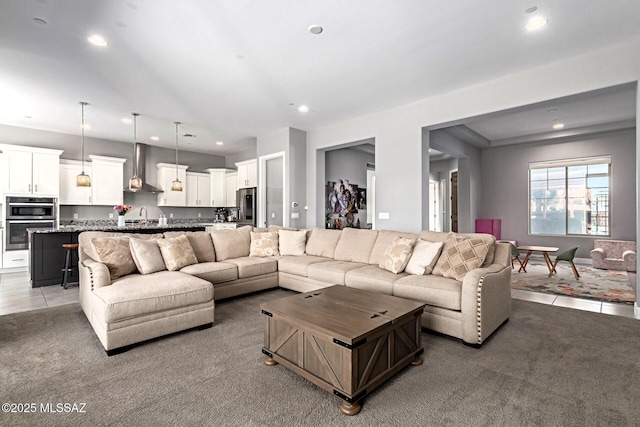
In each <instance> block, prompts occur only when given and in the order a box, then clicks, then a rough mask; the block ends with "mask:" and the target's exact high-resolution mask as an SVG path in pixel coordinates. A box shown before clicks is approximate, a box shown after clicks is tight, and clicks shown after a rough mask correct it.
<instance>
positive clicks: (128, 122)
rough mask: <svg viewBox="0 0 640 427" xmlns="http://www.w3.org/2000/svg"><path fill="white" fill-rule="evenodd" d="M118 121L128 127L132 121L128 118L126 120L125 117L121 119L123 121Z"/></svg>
mask: <svg viewBox="0 0 640 427" xmlns="http://www.w3.org/2000/svg"><path fill="white" fill-rule="evenodd" d="M120 121H121V122H122V123H123V124H125V125H130V124H131V123H133V120H131V119H130V118H128V117H125V118H123V119H120Z"/></svg>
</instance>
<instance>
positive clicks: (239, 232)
mask: <svg viewBox="0 0 640 427" xmlns="http://www.w3.org/2000/svg"><path fill="white" fill-rule="evenodd" d="M250 233H251V227H240V228H237V229H235V230H220V231H214V232H212V233H211V240H212V241H213V247H214V248H215V251H216V260H217V261H224V260H225V259H231V258H242V257H245V256H249V252H250V246H251V234H250Z"/></svg>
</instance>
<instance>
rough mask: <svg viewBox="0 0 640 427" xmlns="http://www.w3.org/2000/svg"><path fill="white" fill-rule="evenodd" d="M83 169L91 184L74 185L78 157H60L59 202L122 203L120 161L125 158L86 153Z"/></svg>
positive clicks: (63, 203)
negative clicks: (83, 185) (87, 155)
mask: <svg viewBox="0 0 640 427" xmlns="http://www.w3.org/2000/svg"><path fill="white" fill-rule="evenodd" d="M89 158H90V159H91V161H90V162H85V163H84V172H85V173H86V174H87V175H89V176H90V177H91V187H78V186H76V177H77V176H78V174H79V173H80V172H82V162H81V161H79V160H64V159H63V160H60V199H59V204H60V205H102V206H109V205H119V204H121V203H122V202H123V188H124V178H123V175H124V162H126V159H120V158H116V157H104V156H96V155H90V156H89Z"/></svg>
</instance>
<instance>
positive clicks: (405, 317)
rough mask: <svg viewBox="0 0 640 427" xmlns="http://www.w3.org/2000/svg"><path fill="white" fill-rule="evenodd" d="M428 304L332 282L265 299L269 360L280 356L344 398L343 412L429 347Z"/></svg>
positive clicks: (277, 360)
mask: <svg viewBox="0 0 640 427" xmlns="http://www.w3.org/2000/svg"><path fill="white" fill-rule="evenodd" d="M424 306H425V304H423V303H421V302H418V301H412V300H408V299H404V298H398V297H393V296H390V295H383V294H377V293H372V292H367V291H362V290H359V289H353V288H348V287H346V286H331V287H328V288H324V289H320V290H317V291H314V292H307V293H303V294H298V295H293V296H290V297H286V298H282V299H279V300H276V301H271V302H266V303H263V304H261V305H260V309H261V310H262V314H264V315H265V319H264V348H263V349H262V352H263V353H264V354H266V355H267V357H266V359H265V362H264V363H265V364H266V365H276V364H278V363H280V364H282V365H283V366H285V367H286V368H288V369H290V370H291V371H293V372H295V373H297V374H298V375H300V376H302V377H304V378H306V379H307V380H309V381H311V382H312V383H314V384H315V385H317V386H318V387H320V388H322V389H324V390H326V391H328V392H329V393H333V394H334V395H336V396H338V397H340V398H341V399H342V400H343V401H342V403H341V404H340V410H341V411H342V413H344V414H345V415H356V414H357V413H358V412H360V409H361V408H362V406H361V401H362V399H363V398H364V397H365V396H366V395H367V394H369V393H370V392H371V391H372V390H373V389H375V388H376V387H377V386H379V385H380V384H382V383H383V382H384V381H386V380H387V379H389V378H390V377H391V376H393V375H394V374H395V373H397V372H398V371H400V370H401V369H402V368H404V367H405V366H407V365H409V364H413V365H420V364H422V358H421V357H420V356H421V355H422V353H423V352H424V349H423V347H422V337H421V332H420V318H421V316H420V315H421V314H422V311H423V308H424Z"/></svg>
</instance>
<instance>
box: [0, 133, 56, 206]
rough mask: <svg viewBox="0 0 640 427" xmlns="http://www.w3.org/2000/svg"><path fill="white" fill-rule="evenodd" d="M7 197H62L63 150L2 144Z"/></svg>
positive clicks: (3, 189) (3, 177)
mask: <svg viewBox="0 0 640 427" xmlns="http://www.w3.org/2000/svg"><path fill="white" fill-rule="evenodd" d="M0 151H2V156H0V160H1V162H2V172H1V174H2V175H1V176H0V181H1V184H2V185H1V188H2V192H3V194H8V195H11V194H14V195H27V194H28V195H38V196H50V197H58V195H59V192H60V186H59V181H58V174H59V161H60V155H61V154H62V150H51V149H46V148H33V147H23V146H14V145H5V144H0Z"/></svg>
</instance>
